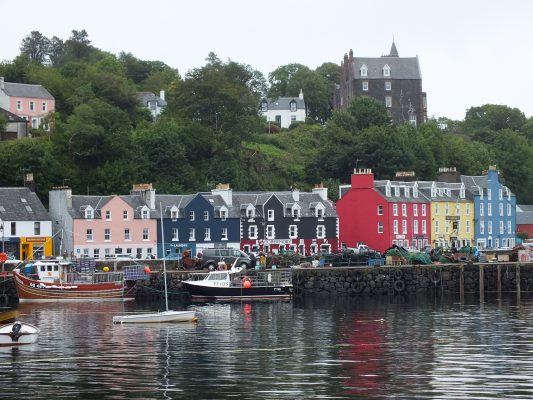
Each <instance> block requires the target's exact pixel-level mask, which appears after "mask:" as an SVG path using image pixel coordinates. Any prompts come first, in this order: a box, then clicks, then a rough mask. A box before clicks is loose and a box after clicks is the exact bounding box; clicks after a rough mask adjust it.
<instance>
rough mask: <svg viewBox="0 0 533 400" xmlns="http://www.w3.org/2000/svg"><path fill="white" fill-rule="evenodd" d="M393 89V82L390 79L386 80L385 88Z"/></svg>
mask: <svg viewBox="0 0 533 400" xmlns="http://www.w3.org/2000/svg"><path fill="white" fill-rule="evenodd" d="M391 89H392V84H391V82H390V81H385V90H387V91H388V90H391Z"/></svg>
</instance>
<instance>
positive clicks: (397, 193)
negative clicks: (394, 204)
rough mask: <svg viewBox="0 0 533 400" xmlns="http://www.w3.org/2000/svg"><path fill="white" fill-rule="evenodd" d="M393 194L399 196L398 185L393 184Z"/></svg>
mask: <svg viewBox="0 0 533 400" xmlns="http://www.w3.org/2000/svg"><path fill="white" fill-rule="evenodd" d="M394 195H395V196H396V197H400V187H399V186H394Z"/></svg>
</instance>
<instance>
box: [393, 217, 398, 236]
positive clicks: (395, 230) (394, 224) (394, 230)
mask: <svg viewBox="0 0 533 400" xmlns="http://www.w3.org/2000/svg"><path fill="white" fill-rule="evenodd" d="M392 232H393V233H394V234H395V235H397V234H398V220H397V219H395V220H394V221H392Z"/></svg>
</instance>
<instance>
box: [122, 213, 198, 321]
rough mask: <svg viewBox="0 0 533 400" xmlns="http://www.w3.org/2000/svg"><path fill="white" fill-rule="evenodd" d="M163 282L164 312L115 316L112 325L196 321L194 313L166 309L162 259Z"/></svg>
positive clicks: (162, 236) (164, 267)
mask: <svg viewBox="0 0 533 400" xmlns="http://www.w3.org/2000/svg"><path fill="white" fill-rule="evenodd" d="M160 208H161V239H162V241H163V243H165V236H164V232H163V207H161V205H160ZM163 280H164V283H165V311H160V312H155V313H143V314H131V315H115V316H113V323H114V324H128V323H130V324H138V323H145V324H146V323H161V322H194V321H197V319H198V318H197V316H196V311H194V310H184V311H174V310H169V309H168V288H167V267H166V262H165V258H163Z"/></svg>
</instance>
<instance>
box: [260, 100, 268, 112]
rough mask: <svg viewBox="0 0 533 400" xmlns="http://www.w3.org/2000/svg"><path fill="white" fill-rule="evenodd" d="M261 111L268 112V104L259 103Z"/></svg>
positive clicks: (264, 101) (264, 102)
mask: <svg viewBox="0 0 533 400" xmlns="http://www.w3.org/2000/svg"><path fill="white" fill-rule="evenodd" d="M261 111H262V112H267V111H268V103H267V102H266V100H263V101H262V102H261Z"/></svg>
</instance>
